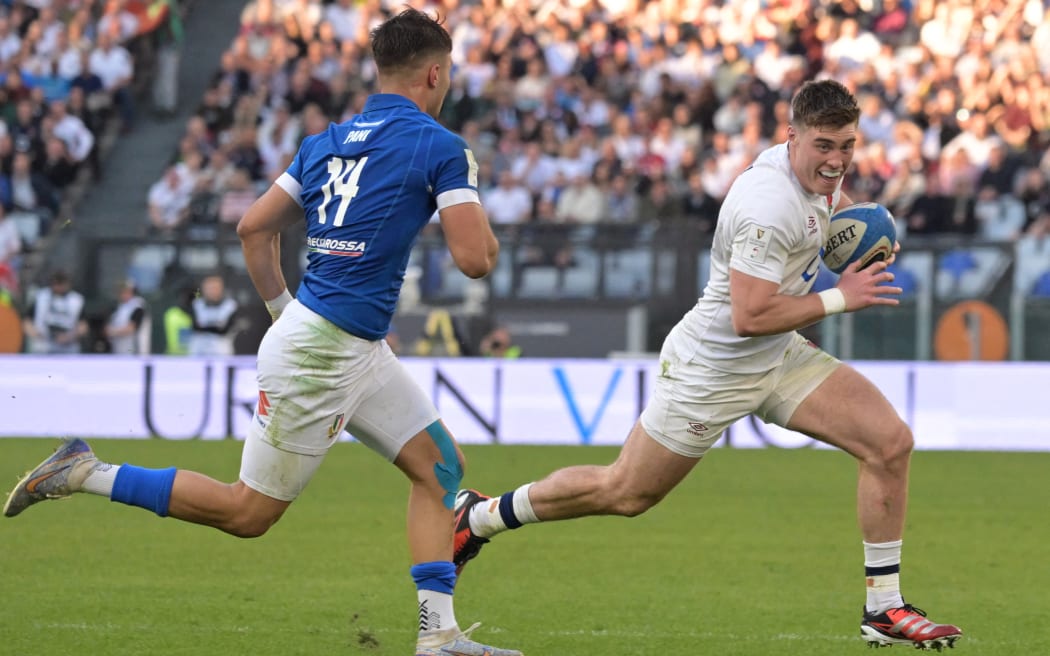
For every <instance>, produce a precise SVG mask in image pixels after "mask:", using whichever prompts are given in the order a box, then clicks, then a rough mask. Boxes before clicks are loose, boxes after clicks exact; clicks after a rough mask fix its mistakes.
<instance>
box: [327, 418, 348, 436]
mask: <svg viewBox="0 0 1050 656" xmlns="http://www.w3.org/2000/svg"><path fill="white" fill-rule="evenodd" d="M345 418H346V416H345V415H344V414H343V413H339V414H338V415H336V416H335V419H334V420H333V421H332V424H331V426H329V427H328V439H332V438H333V437H335V436H337V435H339V433H341V432H342V431H343V421H344V419H345Z"/></svg>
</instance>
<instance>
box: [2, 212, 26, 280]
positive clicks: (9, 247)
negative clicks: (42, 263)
mask: <svg viewBox="0 0 1050 656" xmlns="http://www.w3.org/2000/svg"><path fill="white" fill-rule="evenodd" d="M21 260H22V235H21V234H20V233H19V230H18V226H17V225H16V224H15V222H14V221H12V220H11V219H10V218H8V216H7V212H6V211H5V210H4V207H3V205H0V269H2V270H3V271H4V275H3V276H0V278H3V279H7V280H8V283H7V284H5V285H3V287H5V288H7V289H8V291H10V292H17V291H18V270H19V268H20V266H21ZM12 288H13V289H12Z"/></svg>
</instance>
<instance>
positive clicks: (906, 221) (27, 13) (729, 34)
mask: <svg viewBox="0 0 1050 656" xmlns="http://www.w3.org/2000/svg"><path fill="white" fill-rule="evenodd" d="M0 4H2V5H3V11H2V12H0V67H2V75H3V80H2V88H0V117H2V119H3V121H2V123H0V126H2V127H0V204H2V206H3V208H4V212H5V213H6V214H7V215H8V218H7V220H6V221H4V220H0V261H2V262H3V266H4V267H6V268H4V269H0V271H2V272H4V275H7V276H8V277H10V278H14V279H17V270H18V261H19V256H20V255H21V254H23V253H25V252H26V250H27V249H31V248H33V245H34V243H35V242H36V240H37V239H38V236H39V235H44V234H46V233H47V232H48V230H49V229H54V226H53V225H51V224H52V223H53V221H52V217H54V216H55V215H56V213H57V210H58V205H59V203H61V202H62V198H63V192H64V190H65V189H66V188H67V187H68V186H69V185H70V184H71V182H72V181H73V180H75V179H76V176H77V175H78V174H80V173H81V172H82V171H87V173H84V175H103V174H104V170H105V166H104V164H100V163H99V161H98V142H99V141H100V139H101V137H102V135H101V132H102V131H103V130H104V129H105V127H106V126H107V125H111V126H116V127H117V128H119V129H117V130H115V132H114V134H117V135H118V137H117V138H119V134H120V131H121V130H123V131H128V130H131V129H132V127H133V126H134V124H135V116H136V100H135V95H134V93H131V92H129V84H130V83H131V80H132V79H133V77H134V75H133V71H134V68H135V67H136V66H139V65H140V61H141V59H140V58H152V59H151V63H150V65H151V66H153V65H154V61H153V60H155V58H156V53H157V51H158V46H157V44H158V43H165V42H172V41H174V42H177V41H178V38H179V35H178V26H177V22H176V21H174V20H172V19H173V18H176V17H177V15H178V14H179V13H180V12H184V11H185V10H186V7H185V5H186V4H188V3H176V2H173V1H172V2H153V3H150V2H144V1H143V2H136V1H135V0H105V1H102V0H98V1H96V0H35V1H31V0H22V1H10V0H9V1H7V2H3V3H0ZM189 4H192V3H189ZM410 4H412V5H413V6H416V7H418V8H420V9H424V10H428V11H432V12H438V13H440V14H442V15H443V16H444V17H445V24H446V26H447V28H448V30H449V32H450V33H451V34H452V36H453V40H454V44H455V45H454V50H453V61H454V71H453V78H452V79H453V84H452V89H451V91H450V94H449V97H448V99H447V100H446V103H445V106H444V109H443V113H442V121H443V122H444V123H445V124H446V125H447V126H448V127H449V128H450V129H452V130H454V131H457V132H459V133H461V134H462V135H463V136H464V137H465V138H466V140H467V141H468V142H469V144H470V145H471V148H472V149H473V151H474V154H475V157H476V158H477V160H478V163H479V167H480V175H479V186H480V190H481V198H482V202H483V204H484V205H485V207H486V209H487V210H488V212H489V214H490V217H491V219H492V221H493V223H494V224H498V225H500V226H508V227H509V228H508V231H506V232H504V233H503V234H509V235H514V234H515V232H514V230H513V227H514V226H520V229H521V230H522V232H523V233H524V232H525V231H527V230H530V229H532V228H534V227H536V226H542V225H544V224H578V225H593V226H595V229H601V227H602V226H611V225H613V224H621V225H637V226H648V227H650V228H656V229H659V228H661V227H664V226H672V227H677V228H678V229H680V228H681V227H683V226H685V227H686V228H687V229H689V230H691V231H695V232H696V233H699V234H708V233H710V232H711V231H712V230H713V228H714V224H715V221H716V218H717V212H718V208H719V206H720V203H721V201H722V199H723V198H724V196H725V194H726V192H727V190H728V187H729V185H730V183H731V182H732V180H733V179H734V177H735V176H736V175H737V174H738V173H739V172H740V171H741V170H742V169H744V168H746V167H747V166H748V165H749V164H750V162H751V161H752V159H753V158H754V157H755V155H756V154H757V153H758V152H759V151H761V150H762V149H763V148H765V147H767V146H769V145H771V144H774V143H778V142H780V141H783V140H784V139H785V128H786V125H787V120H788V108H789V103H790V98H791V95H792V93H793V91H794V89H795V88H796V87H797V85H798V84H799V83H801V82H802V81H804V80H807V79H812V78H834V79H836V80H838V81H840V82H842V83H843V84H845V85H846V86H847V87H849V88H850V89H851V90H853V91H854V92H855V93H856V95H857V97H858V99H859V101H860V104H861V107H862V117H861V120H860V125H859V136H860V139H859V142H858V145H857V149H856V155H855V157H854V165H853V169H852V171H851V172H850V174H849V176H848V178H847V179H846V181H845V183H844V186H845V188H846V189H847V190H848V191H849V193H850V195H851V196H852V197H853V198H854V199H856V200H858V201H865V200H872V201H877V202H880V203H882V204H884V205H886V206H887V207H888V208H889V209H890V210H891V211H892V212H893V213H894V215H895V216H896V217H897V220H898V224H899V226H898V227H899V233H900V235H901V240H902V241H904V240H905V239H907V237H909V236H911V235H929V234H962V235H970V236H972V237H973V238H975V239H988V240H996V241H1008V242H1018V243H1019V242H1022V241H1024V242H1025V243H1030V244H1031V246H1030V249H1032V250H1033V251H1034V252H1036V253H1042V254H1043V256H1045V263H1046V266H1045V269H1046V270H1047V271H1048V272H1050V240H1047V239H1045V237H1046V236H1047V235H1048V234H1050V154H1048V149H1047V145H1048V141H1050V6H1048V3H1046V2H1043V1H1041V0H941V1H934V0H844V1H842V2H830V1H823V0H819V1H804V0H732V1H730V0H725V1H717V0H655V1H651V2H649V1H645V0H502V1H500V0H479V1H478V2H464V1H462V0H443V1H441V2H422V1H415V2H411V3H410ZM403 6H404V3H402V2H401V1H400V0H398V1H396V2H395V1H394V0H390V1H386V0H328V1H321V0H252V1H250V2H247V3H246V4H245V5H244V7H243V11H242V12H241V14H240V25H239V28H238V30H237V34H236V36H235V37H234V38H233V40H232V42H231V43H229V47H228V48H227V49H226V50H225V52H224V53H223V54H222V56H221V60H220V61H219V62H217V65H216V71H215V73H214V75H213V76H212V78H211V79H210V81H209V84H208V85H207V89H206V91H205V92H204V94H203V97H201V98H199V99H197V98H183V99H180V102H182V103H193V104H195V105H196V106H197V109H196V111H195V112H194V113H193V115H192V116H191V117H190V118H189V119H188V120H187V121H186V122H185V125H184V129H182V136H181V139H180V140H179V143H178V146H177V149H176V152H175V153H174V154H173V156H172V158H171V161H170V165H168V166H167V167H166V168H165V170H164V172H163V174H162V175H161V176H160V177H159V178H158V179H156V180H155V181H154V182H153V184H152V185H151V186H150V187H149V189H148V190H144V191H143V195H144V197H145V202H146V208H147V212H146V213H145V216H143V217H141V221H140V222H139V224H138V226H137V227H136V229H138V228H141V230H142V232H143V234H145V235H148V236H149V237H150V238H155V239H162V240H163V239H171V240H177V239H180V238H182V237H184V236H186V235H189V236H191V237H197V238H200V237H201V236H204V237H205V238H206V237H207V236H208V235H211V234H214V233H216V232H217V231H223V230H227V231H228V230H229V229H230V227H231V226H232V225H234V224H235V223H236V221H237V220H238V219H239V217H240V216H241V214H242V213H243V212H244V210H245V209H246V208H247V206H248V205H250V203H251V202H252V201H253V200H254V199H255V198H256V197H257V196H258V195H259V194H260V193H261V191H262V190H264V189H265V188H266V187H267V186H268V185H269V184H270V183H271V182H272V181H273V180H274V179H275V178H276V177H277V176H278V175H279V174H280V173H281V172H282V171H283V170H284V169H285V167H286V166H287V165H288V163H289V162H290V161H291V159H292V157H293V156H294V154H295V152H296V148H297V146H298V143H299V141H300V139H301V138H302V137H303V136H304V135H308V134H314V133H317V132H320V131H322V130H324V129H325V128H326V127H327V125H328V123H329V121H340V120H342V119H343V118H346V117H347V116H349V115H350V114H353V113H355V112H357V111H359V110H360V108H361V107H362V106H363V103H364V100H365V98H366V97H367V95H368V94H369V93H371V92H373V91H374V90H375V71H374V67H373V65H372V63H371V61H370V60H369V58H368V47H367V44H368V31H369V29H370V28H371V27H373V26H374V25H376V24H378V23H379V22H380V21H382V20H383V19H384V18H385V17H386V16H388V15H390V14H391V13H392V12H396V11H397V10H398V9H400V8H401V7H403ZM169 9H170V11H169ZM162 13H163V15H162ZM143 34H149V35H151V36H150V39H149V40H148V43H149V44H151V45H150V47H142V46H141V42H143V41H147V40H146V39H143V38H142V35H143ZM157 35H161V36H160V37H158V36H157ZM136 44H138V45H139V47H138V51H136ZM159 50H163V48H159ZM153 103H154V105H156V104H157V98H156V90H155V89H154V98H153ZM154 108H155V109H156V107H154ZM27 215H29V216H30V217H35V221H34V219H33V218H27ZM12 217H15V218H14V219H13V218H12ZM15 224H17V225H18V227H19V228H20V229H19V230H18V231H15V230H12V229H5V228H4V226H5V225H15ZM31 224H34V225H31ZM19 237H20V238H21V239H20V240H19ZM536 257H537V258H546V259H547V260H548V261H550V262H553V263H555V264H558V263H559V260H560V258H566V257H569V255H568V254H567V253H566V252H564V251H558V250H555V251H553V252H545V253H538V254H536ZM1048 283H1050V281H1048ZM1048 294H1050V292H1048Z"/></svg>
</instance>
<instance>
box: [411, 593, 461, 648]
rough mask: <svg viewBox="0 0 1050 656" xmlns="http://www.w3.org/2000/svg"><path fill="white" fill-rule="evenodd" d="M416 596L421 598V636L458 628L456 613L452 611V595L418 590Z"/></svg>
mask: <svg viewBox="0 0 1050 656" xmlns="http://www.w3.org/2000/svg"><path fill="white" fill-rule="evenodd" d="M416 595H417V597H418V598H419V632H420V633H421V634H422V633H423V632H434V631H447V630H449V629H454V628H456V626H457V625H456V613H455V612H454V611H453V610H452V595H450V594H445V593H444V592H435V591H434V590H417V591H416ZM442 644H444V643H442Z"/></svg>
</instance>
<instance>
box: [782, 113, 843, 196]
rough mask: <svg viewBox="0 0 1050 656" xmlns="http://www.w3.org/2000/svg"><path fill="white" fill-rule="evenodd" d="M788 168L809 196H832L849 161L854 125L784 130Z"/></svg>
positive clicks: (792, 127)
mask: <svg viewBox="0 0 1050 656" xmlns="http://www.w3.org/2000/svg"><path fill="white" fill-rule="evenodd" d="M788 140H789V142H790V146H789V149H790V150H789V152H790V157H791V169H792V171H794V173H795V177H797V178H798V181H799V184H801V185H802V188H803V189H805V190H806V191H808V192H809V193H811V194H830V193H833V192H834V191H835V189H836V187H837V186H838V184H839V181H840V180H841V179H842V176H844V175H845V174H846V171H847V170H848V169H849V165H850V162H852V161H853V147H854V145H855V144H856V143H857V126H856V124H853V125H846V126H843V127H840V128H829V127H802V128H799V129H796V128H795V127H794V126H791V127H789V128H788Z"/></svg>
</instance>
